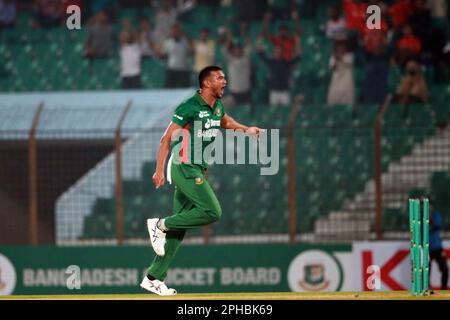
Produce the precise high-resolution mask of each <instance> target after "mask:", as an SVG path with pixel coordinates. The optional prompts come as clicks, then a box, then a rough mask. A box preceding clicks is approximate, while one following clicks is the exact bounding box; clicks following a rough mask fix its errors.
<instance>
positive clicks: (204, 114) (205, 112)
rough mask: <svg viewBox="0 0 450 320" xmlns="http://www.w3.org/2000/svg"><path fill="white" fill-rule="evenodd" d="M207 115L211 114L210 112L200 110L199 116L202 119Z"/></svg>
mask: <svg viewBox="0 0 450 320" xmlns="http://www.w3.org/2000/svg"><path fill="white" fill-rule="evenodd" d="M207 116H209V112H208V111H200V112H199V113H198V117H199V118H200V119H201V118H204V117H207Z"/></svg>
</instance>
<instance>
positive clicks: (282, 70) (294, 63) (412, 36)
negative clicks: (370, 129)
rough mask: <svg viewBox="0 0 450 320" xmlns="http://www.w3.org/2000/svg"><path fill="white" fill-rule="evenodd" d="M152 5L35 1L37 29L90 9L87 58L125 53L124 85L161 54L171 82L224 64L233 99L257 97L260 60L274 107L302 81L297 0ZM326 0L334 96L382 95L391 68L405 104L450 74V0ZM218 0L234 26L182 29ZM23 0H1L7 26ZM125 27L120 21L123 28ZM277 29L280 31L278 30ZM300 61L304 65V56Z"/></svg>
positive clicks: (348, 100)
mask: <svg viewBox="0 0 450 320" xmlns="http://www.w3.org/2000/svg"><path fill="white" fill-rule="evenodd" d="M134 2H136V3H139V5H141V6H142V5H144V6H152V9H153V10H154V12H155V13H154V15H152V17H148V16H145V15H142V16H140V17H139V20H138V21H129V20H127V19H125V20H123V21H117V17H118V14H117V2H116V1H113V0H99V1H92V2H90V1H83V0H34V1H32V3H33V22H32V25H33V27H34V28H53V27H57V26H61V25H63V24H64V18H65V15H66V13H65V9H66V8H67V6H69V5H71V4H76V5H79V6H80V7H81V8H82V11H83V12H88V14H83V19H84V18H85V17H86V19H85V20H84V22H83V23H84V25H86V26H87V29H88V32H87V38H86V39H85V45H84V50H83V55H84V57H85V58H86V59H89V61H91V62H92V61H93V60H95V59H105V58H106V59H108V58H111V57H112V56H114V55H116V54H117V53H118V55H119V57H120V76H121V79H122V88H123V89H140V88H143V87H144V86H143V83H142V79H141V77H142V68H141V65H142V61H143V60H144V59H154V60H159V61H162V62H164V64H165V68H166V71H165V77H164V78H165V83H164V87H167V88H176V87H190V86H195V85H196V82H195V81H196V80H195V75H196V74H197V73H198V72H199V71H200V70H201V69H202V68H204V67H205V66H207V65H211V64H215V63H217V61H218V56H217V55H218V53H220V55H221V56H222V59H223V60H221V61H223V62H224V63H225V67H226V71H227V77H228V92H229V95H228V96H227V98H226V99H225V101H224V103H225V105H227V106H233V105H235V104H241V103H248V104H250V105H252V93H253V92H252V91H253V90H252V89H253V87H254V83H255V78H256V74H257V73H258V72H260V70H259V69H258V67H256V64H255V59H258V60H259V61H260V63H261V64H260V66H264V67H265V68H266V69H267V70H268V76H267V79H265V80H266V88H267V100H268V102H269V103H270V105H272V106H280V105H282V106H286V105H289V104H290V101H291V98H292V97H291V95H292V94H291V92H292V89H293V88H296V86H297V85H296V83H295V81H294V78H293V71H294V70H295V69H296V68H298V66H299V63H300V61H302V56H303V52H302V50H303V48H302V46H301V43H302V41H301V40H302V28H301V25H302V21H301V19H300V16H301V12H300V8H301V6H300V4H301V3H302V1H298V0H266V1H263V0H261V1H260V0H258V1H256V0H248V1H238V0H217V1H213V0H211V1H206V0H204V1H202V0H142V1H140V0H134V1H129V4H130V5H133V3H134ZM337 3H338V4H337V5H331V6H329V7H328V11H327V12H328V13H327V14H328V20H327V21H326V22H325V23H324V25H323V29H322V30H323V36H324V37H325V38H327V39H328V41H330V43H331V46H330V47H331V48H333V49H332V52H331V54H330V61H329V74H330V77H329V79H330V80H329V83H328V91H327V94H326V97H324V98H325V99H324V100H326V103H327V104H328V105H329V106H333V105H341V104H346V105H354V104H356V103H359V102H362V103H377V104H380V103H382V102H383V101H384V99H385V97H386V95H387V93H388V91H389V75H390V72H391V71H392V70H393V69H396V70H399V71H400V72H401V74H402V76H401V78H400V79H398V81H397V83H396V89H395V92H394V94H395V99H396V100H397V101H398V102H400V103H410V102H415V103H417V102H419V103H420V102H422V103H425V102H428V101H429V99H430V89H429V85H430V78H429V76H428V74H429V73H428V72H427V71H428V70H434V71H435V72H434V75H433V78H432V79H431V80H432V81H435V82H439V81H441V82H442V81H448V80H449V79H448V78H449V74H448V73H449V72H448V69H449V68H448V65H449V56H450V44H449V43H448V39H447V38H446V36H448V34H446V30H447V28H448V21H447V7H446V3H447V1H446V0H397V1H392V0H386V1H380V0H379V1H377V0H366V1H363V0H342V1H339V2H337ZM199 5H203V6H211V8H212V9H213V12H215V14H216V15H220V14H221V10H222V9H226V7H227V6H230V5H234V6H235V8H236V9H237V14H236V16H235V17H233V18H232V19H231V20H230V23H229V24H228V25H218V24H215V21H211V22H210V24H208V25H205V26H203V27H202V28H199V30H200V31H199V32H198V34H196V35H192V34H190V36H189V35H188V34H187V33H186V32H185V31H184V24H185V23H186V22H188V23H193V22H194V23H195V21H191V20H192V13H193V12H195V9H196V7H197V6H199ZM369 5H377V6H379V8H380V9H381V23H380V28H379V29H370V28H368V27H367V23H366V22H367V17H368V14H367V13H366V10H367V7H368V6H369ZM16 17H17V1H16V0H0V28H11V27H14V26H15V23H16ZM253 22H257V23H259V24H258V25H260V27H259V28H260V30H259V33H258V36H257V37H253V38H250V36H249V34H248V30H249V27H250V26H251V24H252V23H253ZM117 26H121V27H120V30H118V29H117ZM275 30H276V32H275V33H273V31H275ZM300 66H301V64H300ZM360 67H362V68H363V69H364V77H363V79H362V81H361V84H357V83H355V81H356V80H355V79H356V77H355V74H354V73H355V68H360Z"/></svg>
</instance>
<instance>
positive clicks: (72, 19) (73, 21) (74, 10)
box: [66, 5, 81, 30]
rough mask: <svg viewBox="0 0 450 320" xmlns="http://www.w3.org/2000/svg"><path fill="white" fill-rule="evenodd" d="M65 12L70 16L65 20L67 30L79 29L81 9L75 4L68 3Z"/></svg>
mask: <svg viewBox="0 0 450 320" xmlns="http://www.w3.org/2000/svg"><path fill="white" fill-rule="evenodd" d="M66 13H67V14H70V16H69V17H68V18H67V20H66V26H67V29H69V30H74V29H76V30H80V29H81V9H80V7H79V6H77V5H70V6H68V7H67V10H66Z"/></svg>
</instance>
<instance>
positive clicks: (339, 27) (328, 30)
mask: <svg viewBox="0 0 450 320" xmlns="http://www.w3.org/2000/svg"><path fill="white" fill-rule="evenodd" d="M328 16H329V17H330V18H329V19H328V21H327V24H326V27H325V34H326V36H327V38H328V39H331V40H333V41H335V42H336V41H345V40H346V39H347V27H346V24H345V19H344V17H342V16H341V15H340V14H339V8H338V6H336V5H333V6H330V7H328Z"/></svg>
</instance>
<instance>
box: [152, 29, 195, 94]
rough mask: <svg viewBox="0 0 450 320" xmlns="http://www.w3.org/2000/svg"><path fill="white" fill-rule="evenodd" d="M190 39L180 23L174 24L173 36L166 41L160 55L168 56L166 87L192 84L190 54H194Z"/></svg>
mask: <svg viewBox="0 0 450 320" xmlns="http://www.w3.org/2000/svg"><path fill="white" fill-rule="evenodd" d="M192 51H193V49H192V44H191V41H190V39H189V38H188V37H187V36H186V35H185V34H184V33H183V29H182V27H181V24H180V23H175V24H174V25H173V26H172V34H171V36H170V37H169V38H168V39H167V40H166V41H165V42H164V44H163V47H162V50H161V51H160V52H159V57H165V58H167V65H166V83H165V87H166V88H179V87H189V86H190V84H191V73H190V70H191V66H190V64H189V56H190V55H191V54H192Z"/></svg>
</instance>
